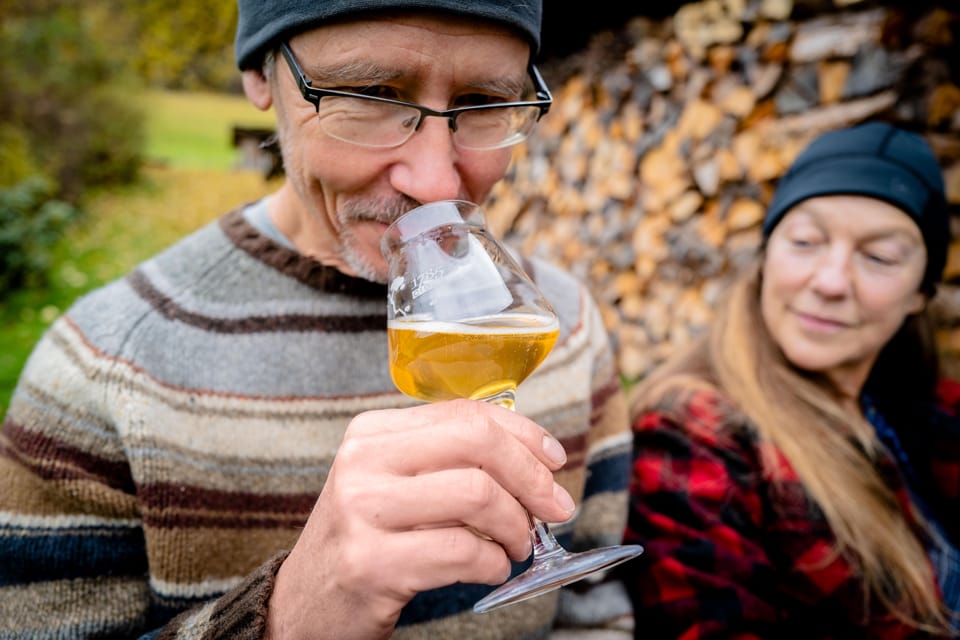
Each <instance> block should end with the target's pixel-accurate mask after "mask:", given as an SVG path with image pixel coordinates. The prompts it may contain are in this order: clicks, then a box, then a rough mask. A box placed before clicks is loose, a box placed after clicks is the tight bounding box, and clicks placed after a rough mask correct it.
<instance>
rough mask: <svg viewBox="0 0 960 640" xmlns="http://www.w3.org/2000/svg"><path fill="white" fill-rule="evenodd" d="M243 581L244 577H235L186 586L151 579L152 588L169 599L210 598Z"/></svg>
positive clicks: (154, 578)
mask: <svg viewBox="0 0 960 640" xmlns="http://www.w3.org/2000/svg"><path fill="white" fill-rule="evenodd" d="M243 579H244V577H243V576H234V577H230V578H222V579H220V580H204V581H203V582H194V583H190V584H185V583H180V582H168V581H166V580H160V579H159V578H156V577H151V578H150V586H151V587H152V588H153V590H154V591H156V592H157V593H159V594H160V595H162V596H165V597H168V598H209V597H211V596H218V595H220V594H221V593H226V592H227V591H229V590H230V589H232V588H233V587H235V586H237V585H238V584H240V582H241V581H243Z"/></svg>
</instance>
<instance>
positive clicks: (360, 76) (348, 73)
mask: <svg viewBox="0 0 960 640" xmlns="http://www.w3.org/2000/svg"><path fill="white" fill-rule="evenodd" d="M303 72H304V73H305V74H306V76H307V77H308V78H310V79H311V80H313V81H314V82H315V83H317V84H320V85H336V84H340V83H343V82H348V83H349V84H357V85H363V86H369V85H375V84H380V83H383V82H391V81H393V80H396V79H397V78H400V77H402V75H403V74H402V73H401V72H400V71H399V70H395V69H387V68H385V67H383V66H381V65H378V64H373V63H370V62H356V61H350V62H343V63H339V64H327V65H322V66H312V67H310V68H309V69H307V68H304V70H303Z"/></svg>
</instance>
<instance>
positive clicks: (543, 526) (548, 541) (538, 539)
mask: <svg viewBox="0 0 960 640" xmlns="http://www.w3.org/2000/svg"><path fill="white" fill-rule="evenodd" d="M527 522H528V523H529V524H530V539H531V540H532V541H533V558H534V561H537V560H542V559H543V558H546V557H549V556H553V555H556V554H558V553H565V551H564V548H563V547H561V546H560V543H559V542H557V539H556V538H554V537H553V534H552V533H550V527H548V526H547V523H546V522H541V521H540V520H539V519H538V518H534V517H533V516H532V515H530V512H529V511H528V512H527Z"/></svg>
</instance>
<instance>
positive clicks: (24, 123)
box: [0, 3, 144, 203]
mask: <svg viewBox="0 0 960 640" xmlns="http://www.w3.org/2000/svg"><path fill="white" fill-rule="evenodd" d="M82 4H83V3H79V4H75V3H64V4H62V5H60V6H58V7H56V8H55V9H52V10H47V11H44V12H42V13H39V12H30V11H27V10H22V11H20V12H14V13H13V15H9V16H7V17H5V18H4V20H2V21H0V59H3V60H6V61H7V62H8V64H3V65H0V86H2V87H3V91H2V92H0V122H2V123H4V124H5V125H6V127H8V128H11V129H15V130H16V131H19V132H22V133H23V135H25V136H26V138H27V140H26V144H24V141H22V140H20V141H17V139H16V138H15V137H13V136H11V135H10V134H9V133H8V134H7V135H6V136H0V150H9V149H13V150H14V151H16V152H17V153H16V154H8V153H4V154H3V155H0V178H7V179H8V180H9V179H10V176H14V177H22V173H23V167H25V166H26V167H32V168H36V169H38V170H39V172H40V173H42V174H45V175H47V176H50V177H51V178H53V180H54V184H53V191H52V193H51V195H55V196H58V197H60V198H61V199H64V200H67V201H69V202H74V203H76V202H78V201H79V200H80V199H81V196H82V195H83V193H84V192H85V191H86V190H87V189H88V188H90V187H92V186H98V185H103V184H110V183H118V182H126V181H129V180H130V179H131V178H132V177H134V176H135V175H136V172H137V170H138V168H139V166H140V164H141V157H142V149H143V147H144V134H143V117H142V115H141V114H140V113H138V112H137V111H136V108H135V107H134V106H133V105H134V104H135V101H134V100H131V99H129V98H128V97H127V96H125V95H124V93H123V91H124V84H123V83H124V82H126V80H125V79H124V65H123V61H122V60H118V56H117V55H116V54H115V53H109V52H107V51H106V50H105V47H104V46H103V43H102V42H101V40H102V39H101V38H98V37H97V36H96V35H95V34H93V33H91V31H90V29H88V28H87V26H86V21H85V19H84V18H85V14H84V13H83V10H82ZM14 61H15V62H14ZM11 62H13V63H12V64H10V63H11ZM25 150H29V156H30V157H24V151H25ZM12 163H17V164H18V165H19V166H17V167H11V166H9V165H10V164H12ZM12 184H13V182H2V183H0V186H11V185H12Z"/></svg>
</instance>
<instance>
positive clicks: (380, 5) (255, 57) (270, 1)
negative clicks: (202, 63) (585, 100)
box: [234, 0, 543, 70]
mask: <svg viewBox="0 0 960 640" xmlns="http://www.w3.org/2000/svg"><path fill="white" fill-rule="evenodd" d="M237 6H238V8H239V14H240V15H239V20H238V22H237V35H236V39H235V41H234V49H235V51H236V58H237V66H239V67H240V69H241V70H243V69H256V68H258V67H259V66H260V65H261V64H262V63H263V56H264V54H265V53H266V52H267V51H268V50H269V49H270V48H272V47H273V46H275V45H276V44H277V43H278V42H280V41H281V40H282V39H285V38H289V37H291V36H293V35H295V34H297V33H300V32H302V31H306V30H308V29H312V28H314V27H317V26H319V25H320V24H322V23H323V22H325V21H327V20H331V19H335V18H342V17H346V16H355V15H362V14H364V13H370V12H377V11H381V12H383V11H398V10H404V9H416V10H428V11H439V12H442V13H452V14H455V15H459V16H465V17H467V18H484V19H487V20H493V21H494V22H500V23H503V24H506V25H508V26H511V27H513V28H514V29H517V30H518V31H519V32H520V34H522V35H523V36H524V37H525V38H526V39H527V40H528V41H529V42H530V46H531V49H532V51H533V52H534V53H536V51H537V50H538V49H539V48H540V22H541V18H542V11H543V2H542V0H314V1H312V2H305V1H304V0H238V2H237Z"/></svg>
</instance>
